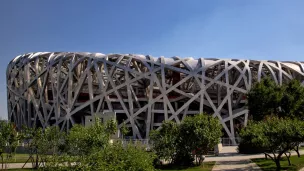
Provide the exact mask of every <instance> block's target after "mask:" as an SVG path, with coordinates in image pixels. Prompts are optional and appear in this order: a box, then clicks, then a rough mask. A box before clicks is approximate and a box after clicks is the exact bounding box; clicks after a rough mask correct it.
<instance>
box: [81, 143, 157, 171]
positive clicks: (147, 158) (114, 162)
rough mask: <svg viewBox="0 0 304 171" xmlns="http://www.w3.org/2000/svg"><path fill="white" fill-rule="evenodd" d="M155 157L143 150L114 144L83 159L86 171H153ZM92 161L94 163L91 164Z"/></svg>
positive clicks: (131, 145) (129, 145) (132, 146)
mask: <svg viewBox="0 0 304 171" xmlns="http://www.w3.org/2000/svg"><path fill="white" fill-rule="evenodd" d="M154 158H155V155H154V154H153V153H151V152H150V153H149V152H146V151H145V149H144V148H141V147H139V146H136V145H133V144H128V145H127V146H123V145H122V144H121V143H114V144H112V145H110V146H107V147H105V148H104V149H103V150H100V151H95V152H94V153H92V155H90V156H88V157H87V158H86V159H85V165H86V170H107V171H121V170H124V171H134V170H136V171H153V170H155V169H154V166H153V160H154ZM92 161H94V162H92Z"/></svg>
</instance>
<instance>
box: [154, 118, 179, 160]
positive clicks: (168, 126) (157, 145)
mask: <svg viewBox="0 0 304 171" xmlns="http://www.w3.org/2000/svg"><path fill="white" fill-rule="evenodd" d="M177 136H178V126H177V124H176V123H175V122H172V121H166V122H164V123H163V124H162V127H161V129H160V130H158V131H156V130H153V131H151V133H150V140H151V141H152V143H153V151H154V152H155V153H156V155H157V156H158V158H159V159H160V160H162V159H163V160H166V161H168V162H170V163H171V162H172V161H173V159H174V155H175V153H176V145H177V144H176V143H177Z"/></svg>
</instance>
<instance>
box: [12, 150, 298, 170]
mask: <svg viewBox="0 0 304 171" xmlns="http://www.w3.org/2000/svg"><path fill="white" fill-rule="evenodd" d="M236 149H237V147H233V146H232V147H224V148H223V150H222V151H221V152H220V154H219V156H207V157H206V159H205V160H204V162H208V161H215V162H216V164H215V166H214V167H213V169H212V170H213V171H219V170H225V171H238V170H240V171H246V170H253V171H260V168H259V167H258V166H257V165H256V164H255V163H253V162H252V161H251V160H250V159H254V158H264V157H265V155H264V154H256V155H246V154H238V153H237V150H236ZM300 153H301V154H304V150H301V151H300ZM291 155H296V153H295V152H292V153H291ZM23 164H24V163H10V164H8V168H10V169H13V168H21V167H22V166H23ZM25 168H32V164H31V163H29V164H27V165H26V166H25ZM300 171H304V168H302V169H301V170H300Z"/></svg>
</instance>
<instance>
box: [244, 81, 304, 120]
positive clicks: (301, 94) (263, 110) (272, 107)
mask: <svg viewBox="0 0 304 171" xmlns="http://www.w3.org/2000/svg"><path fill="white" fill-rule="evenodd" d="M247 99H248V109H249V112H250V116H251V117H252V119H253V120H255V121H260V120H263V119H264V118H265V117H266V116H269V115H276V116H279V117H289V118H299V119H301V120H304V86H302V85H301V83H300V82H299V81H298V80H295V79H294V80H291V81H290V82H288V83H285V84H283V85H281V86H280V85H278V84H276V83H275V82H274V81H273V80H271V79H270V78H265V79H263V80H261V81H260V82H258V83H256V84H254V85H253V87H252V88H251V89H250V91H249V92H248V93H247Z"/></svg>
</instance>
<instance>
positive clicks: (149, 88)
mask: <svg viewBox="0 0 304 171" xmlns="http://www.w3.org/2000/svg"><path fill="white" fill-rule="evenodd" d="M303 67H304V63H303V62H279V61H256V60H241V59H207V58H199V59H193V58H179V57H172V58H164V57H160V58H154V57H151V56H143V55H131V54H108V55H104V54H100V53H60V52H54V53H50V52H37V53H29V54H25V55H21V56H17V57H16V58H15V59H13V60H12V61H11V62H10V63H9V65H8V68H7V93H8V100H7V102H8V118H9V119H10V120H11V121H13V122H15V123H16V124H17V126H19V127H20V126H21V125H28V126H31V127H32V126H41V127H43V128H45V127H47V126H50V125H58V126H60V127H61V129H62V130H67V129H69V128H71V126H72V125H74V124H84V120H85V116H88V115H89V116H93V115H94V114H96V113H102V112H116V113H117V120H118V123H119V127H121V126H122V122H125V123H126V124H127V125H128V126H129V127H131V128H132V135H133V137H135V138H144V137H148V135H149V132H150V130H152V129H157V128H159V127H160V126H161V123H162V121H164V120H173V121H175V122H177V123H180V121H181V120H182V119H183V118H184V117H185V116H187V115H194V114H198V113H202V112H206V113H209V114H211V115H213V116H214V117H217V118H218V119H219V120H220V122H221V124H222V125H223V130H224V132H225V136H227V137H230V138H231V139H232V140H233V137H235V136H237V133H238V129H239V127H240V126H241V125H246V123H247V120H248V110H247V109H246V107H245V103H246V98H245V94H246V92H247V91H248V90H249V89H250V87H251V85H252V84H253V83H254V82H257V81H259V80H260V79H261V78H262V77H266V76H268V77H271V78H272V79H273V80H275V82H276V83H278V84H282V83H284V82H287V81H288V80H290V79H293V78H295V79H298V80H300V81H303V80H304V72H303V69H304V68H303Z"/></svg>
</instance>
